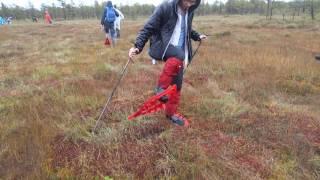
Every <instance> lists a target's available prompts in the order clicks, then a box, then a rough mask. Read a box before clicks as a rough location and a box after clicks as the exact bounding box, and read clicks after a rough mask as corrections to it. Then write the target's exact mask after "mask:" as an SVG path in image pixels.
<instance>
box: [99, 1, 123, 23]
mask: <svg viewBox="0 0 320 180" xmlns="http://www.w3.org/2000/svg"><path fill="white" fill-rule="evenodd" d="M107 7H109V8H113V5H112V2H111V1H108V2H107V5H106V7H105V8H104V11H103V14H102V17H101V25H105V23H108V22H105V19H106V14H107V11H108V8H107ZM114 12H115V14H116V17H119V13H118V12H117V11H116V10H115V11H114Z"/></svg>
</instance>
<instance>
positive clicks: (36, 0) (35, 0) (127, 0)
mask: <svg viewBox="0 0 320 180" xmlns="http://www.w3.org/2000/svg"><path fill="white" fill-rule="evenodd" d="M103 1H107V0H98V2H103ZM209 1H211V0H209ZM0 2H3V3H4V4H6V5H14V4H16V5H18V6H23V7H29V2H31V3H32V4H33V5H34V7H36V8H40V6H41V4H47V5H52V3H55V4H59V3H58V1H57V0H0ZM66 2H67V3H70V2H71V0H66ZM73 2H74V3H75V4H76V5H79V4H84V5H93V3H94V0H73ZM112 2H113V3H114V4H117V5H120V4H122V5H126V4H129V5H130V4H134V3H140V4H154V5H158V4H159V3H160V2H162V0H112Z"/></svg>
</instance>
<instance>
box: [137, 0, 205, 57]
mask: <svg viewBox="0 0 320 180" xmlns="http://www.w3.org/2000/svg"><path fill="white" fill-rule="evenodd" d="M178 2H179V0H169V1H165V2H163V3H162V4H160V5H159V6H158V7H157V8H156V10H155V11H154V13H153V14H152V16H151V17H150V18H149V20H148V22H147V23H146V24H145V25H144V27H143V29H141V30H140V32H139V34H138V37H137V39H136V42H135V47H136V48H138V49H139V50H140V52H141V51H142V49H143V47H144V46H145V44H146V42H147V41H148V39H149V38H150V50H149V55H150V56H151V57H152V58H154V59H157V60H165V59H164V58H165V57H164V54H165V52H166V49H167V47H168V44H169V41H170V38H171V36H172V34H173V31H174V28H175V26H176V23H177V20H178V14H177V6H178ZM199 4H200V0H197V1H196V4H195V5H193V6H191V7H190V8H189V10H188V34H187V41H188V51H189V62H190V61H191V59H192V46H191V39H193V40H195V41H200V35H199V33H197V32H196V31H194V30H192V20H193V13H194V10H195V9H196V8H197V7H198V6H199Z"/></svg>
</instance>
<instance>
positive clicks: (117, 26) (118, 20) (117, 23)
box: [114, 8, 124, 30]
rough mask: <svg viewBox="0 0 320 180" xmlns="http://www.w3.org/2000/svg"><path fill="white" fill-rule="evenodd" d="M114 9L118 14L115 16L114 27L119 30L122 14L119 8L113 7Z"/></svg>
mask: <svg viewBox="0 0 320 180" xmlns="http://www.w3.org/2000/svg"><path fill="white" fill-rule="evenodd" d="M114 10H116V11H117V12H118V14H119V16H118V17H116V20H115V21H114V27H115V28H116V29H119V30H120V21H121V20H122V19H124V15H123V14H122V12H121V11H120V10H119V9H116V8H114Z"/></svg>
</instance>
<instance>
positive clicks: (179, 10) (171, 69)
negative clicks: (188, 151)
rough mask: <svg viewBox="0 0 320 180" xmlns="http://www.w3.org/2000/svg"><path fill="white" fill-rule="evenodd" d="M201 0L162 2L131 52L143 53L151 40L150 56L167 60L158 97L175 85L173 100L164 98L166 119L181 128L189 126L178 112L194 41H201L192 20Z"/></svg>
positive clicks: (157, 88) (132, 56)
mask: <svg viewBox="0 0 320 180" xmlns="http://www.w3.org/2000/svg"><path fill="white" fill-rule="evenodd" d="M199 5H200V0H171V1H164V2H162V3H161V4H160V5H159V6H158V7H157V8H156V10H155V12H154V13H153V14H152V16H151V17H150V18H149V20H148V21H147V23H146V24H145V25H144V27H143V28H142V29H141V30H140V32H139V34H138V37H137V38H136V42H135V44H134V47H132V48H131V49H130V50H129V57H130V58H134V57H135V56H136V55H137V54H139V53H141V51H142V50H143V48H144V46H145V44H146V42H147V41H148V40H149V39H150V38H151V39H150V49H149V55H150V56H151V57H152V58H154V59H157V60H163V61H165V65H164V67H163V70H162V72H161V74H160V77H159V80H158V85H157V87H156V89H155V91H156V94H159V93H161V92H163V91H164V90H166V89H167V88H168V87H169V85H176V86H177V90H178V91H177V92H176V93H174V94H173V95H171V96H170V97H167V96H163V97H161V102H163V103H165V114H166V117H167V118H168V119H169V120H170V121H171V122H173V123H175V124H177V125H179V126H188V124H189V122H188V120H187V119H186V118H185V117H183V116H182V115H180V114H179V113H177V108H178V104H179V99H180V91H181V88H182V82H183V69H184V67H186V65H188V64H189V62H190V61H191V58H192V47H191V39H192V40H194V41H201V40H202V39H205V38H206V36H205V35H201V34H199V33H197V32H196V31H194V30H193V29H192V19H193V15H194V11H195V9H197V7H198V6H199Z"/></svg>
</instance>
